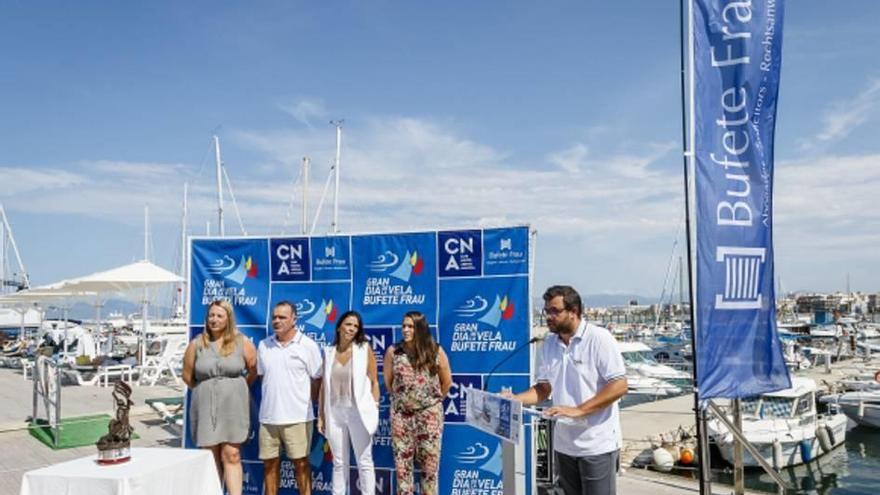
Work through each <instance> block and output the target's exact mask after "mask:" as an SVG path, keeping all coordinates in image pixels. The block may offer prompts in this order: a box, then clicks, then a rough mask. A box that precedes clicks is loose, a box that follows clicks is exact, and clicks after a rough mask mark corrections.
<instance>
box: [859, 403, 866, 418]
mask: <svg viewBox="0 0 880 495" xmlns="http://www.w3.org/2000/svg"><path fill="white" fill-rule="evenodd" d="M859 417H860V418H864V417H865V401H863V400H860V401H859Z"/></svg>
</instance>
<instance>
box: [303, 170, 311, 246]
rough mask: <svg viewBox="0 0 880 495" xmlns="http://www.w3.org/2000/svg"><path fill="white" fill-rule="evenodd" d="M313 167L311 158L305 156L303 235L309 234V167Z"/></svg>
mask: <svg viewBox="0 0 880 495" xmlns="http://www.w3.org/2000/svg"><path fill="white" fill-rule="evenodd" d="M310 165H311V160H310V159H309V157H307V156H304V157H303V162H302V176H303V192H302V197H303V211H302V233H303V235H305V234H307V233H308V232H309V166H310Z"/></svg>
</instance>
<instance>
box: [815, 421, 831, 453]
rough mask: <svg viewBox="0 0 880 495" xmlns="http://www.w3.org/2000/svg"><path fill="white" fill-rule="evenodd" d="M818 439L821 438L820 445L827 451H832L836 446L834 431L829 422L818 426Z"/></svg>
mask: <svg viewBox="0 0 880 495" xmlns="http://www.w3.org/2000/svg"><path fill="white" fill-rule="evenodd" d="M816 439H817V440H819V446H820V447H822V450H824V451H825V452H830V451H831V449H833V448H834V431H832V430H831V428H830V427H829V426H828V425H827V424H820V425H819V426H817V427H816Z"/></svg>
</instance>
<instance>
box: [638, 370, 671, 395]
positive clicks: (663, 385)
mask: <svg viewBox="0 0 880 495" xmlns="http://www.w3.org/2000/svg"><path fill="white" fill-rule="evenodd" d="M626 383H627V393H628V394H634V395H647V396H651V397H666V396H669V395H678V394H680V393H682V390H681V388H680V387H676V386H675V385H673V384H671V383H667V382H665V381H663V380H658V379H656V378H651V377H647V376H642V375H639V374H638V373H635V372H627V374H626Z"/></svg>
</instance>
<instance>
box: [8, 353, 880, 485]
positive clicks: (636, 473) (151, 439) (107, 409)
mask: <svg viewBox="0 0 880 495" xmlns="http://www.w3.org/2000/svg"><path fill="white" fill-rule="evenodd" d="M878 368H880V356H875V357H873V358H872V359H870V360H866V359H865V358H861V357H859V358H852V359H845V360H840V361H837V362H834V363H832V364H831V365H830V366H829V367H828V368H827V370H826V367H825V366H824V364H823V363H821V362H820V363H818V365H816V366H813V367H811V368H808V369H806V370H802V371H799V372H797V373H796V375H795V376H802V377H806V378H811V379H813V380H814V381H815V382H816V383H817V384H818V386H819V391H820V394H821V393H823V391H827V392H832V391H834V390H835V389H836V388H837V387H838V385H839V382H840V381H841V380H843V379H845V378H846V377H847V376H850V375H852V374H854V373H856V372H859V371H863V370H865V369H878ZM32 390H33V382H32V381H31V380H30V379H26V378H25V377H24V376H23V374H22V370H21V369H16V368H0V403H2V404H3V407H2V408H0V495H17V494H18V493H19V490H20V486H21V478H22V476H23V474H24V473H25V472H27V471H30V470H33V469H37V468H40V467H44V466H48V465H52V464H56V463H59V462H64V461H68V460H72V459H77V458H80V457H85V456H88V455H92V454H94V453H95V448H94V446H91V445H87V446H84V447H75V448H69V449H59V450H53V449H50V448H49V447H47V446H45V445H44V444H42V443H40V442H39V441H38V440H37V439H35V438H34V437H33V436H32V435H31V434H30V432H29V431H28V428H29V418H30V416H31V414H32V408H33V403H32V399H31V398H32ZM111 390H112V389H111V388H109V387H100V386H64V387H62V389H61V403H62V418H70V417H74V418H75V417H82V416H87V415H94V414H108V415H111V414H112V413H113V403H112V399H111V395H110V394H111ZM182 395H183V387H182V385H167V384H160V385H156V386H135V387H133V394H132V400H133V401H134V403H135V404H134V406H133V407H132V409H131V413H130V416H131V421H132V425H133V426H134V428H135V433H136V434H137V436H138V437H137V438H136V439H134V440H133V441H132V445H133V446H134V447H162V448H179V447H180V445H181V431H180V428H179V427H178V426H174V425H170V424H168V423H167V422H166V421H164V420H163V419H162V418H161V417H160V416H159V415H158V414H157V412H156V411H155V410H154V409H152V408H151V407H149V406H148V405H147V404H146V401H148V400H152V399H161V398H174V397H177V398H180V397H182ZM693 408H694V401H693V396H691V395H680V396H677V397H672V398H668V399H662V400H656V401H651V402H645V403H641V404H637V405H633V406H627V407H624V408H622V409H621V423H622V429H623V449H622V451H621V471H620V475H619V477H618V490H619V493H627V494H635V495H639V494H646V495H648V494H650V495H674V494H691V493H699V489H698V485H697V482H696V481H695V480H694V479H692V478H690V477H686V476H681V475H675V474H666V473H661V472H657V471H655V470H652V469H646V468H644V467H637V466H638V465H639V463H636V465H634V464H633V463H634V461H635V460H636V459H637V458H638V457H639V456H642V457H643V458H644V456H646V455H649V454H650V452H651V450H652V448H653V447H656V446H657V445H659V444H660V441H661V435H663V436H664V437H666V438H672V437H673V436H674V434H675V433H676V432H680V431H691V432H692V431H693V430H694V414H693ZM694 477H695V476H694ZM732 490H733V488H732V487H731V486H729V485H726V484H723V483H721V482H719V481H718V480H713V485H712V491H713V493H732Z"/></svg>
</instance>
